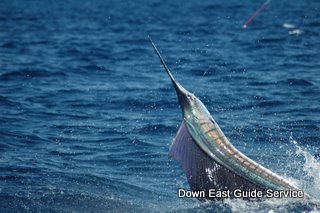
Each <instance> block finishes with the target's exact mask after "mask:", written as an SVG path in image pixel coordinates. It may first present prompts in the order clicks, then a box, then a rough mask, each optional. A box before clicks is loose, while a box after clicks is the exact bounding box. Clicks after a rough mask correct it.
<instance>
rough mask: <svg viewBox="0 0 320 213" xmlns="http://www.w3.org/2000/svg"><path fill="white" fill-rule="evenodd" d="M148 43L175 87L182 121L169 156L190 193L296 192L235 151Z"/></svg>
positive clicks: (288, 184)
mask: <svg viewBox="0 0 320 213" xmlns="http://www.w3.org/2000/svg"><path fill="white" fill-rule="evenodd" d="M150 41H151V44H152V46H153V47H154V49H155V51H156V53H157V55H158V56H159V58H160V61H161V63H162V65H163V66H164V68H165V69H166V71H167V73H168V75H169V77H170V79H171V81H172V83H173V85H174V87H175V90H176V92H177V95H178V98H179V103H180V105H181V108H182V112H183V121H182V124H181V126H180V128H179V130H178V132H177V135H176V136H175V138H174V140H173V142H172V144H171V147H170V151H169V155H170V156H172V157H173V158H175V159H176V160H178V161H179V162H180V164H181V166H182V168H183V170H184V172H185V174H186V176H187V180H188V183H189V185H190V187H191V189H192V190H193V191H200V190H201V191H203V190H209V189H215V190H231V191H234V190H236V189H239V190H242V191H252V190H261V191H263V192H265V191H266V190H268V189H271V190H279V191H291V190H292V191H294V190H299V188H298V187H296V186H295V185H293V184H291V183H289V182H288V181H287V180H285V179H283V178H282V177H280V176H279V175H277V174H275V173H273V172H272V171H270V170H268V169H267V168H265V167H263V166H262V165H260V164H258V163H257V162H255V161H253V160H251V159H250V158H248V157H247V156H245V155H244V154H242V153H241V152H240V151H239V150H237V149H236V148H235V147H234V146H233V145H232V144H231V143H230V142H229V140H228V139H227V138H226V136H225V135H224V133H223V132H222V131H221V129H220V128H219V126H218V124H217V123H216V122H215V120H214V119H213V118H212V116H211V115H210V113H209V112H208V110H207V109H206V107H205V106H204V105H203V103H202V102H201V101H200V100H199V99H198V98H197V97H196V96H194V95H193V94H191V93H190V92H188V91H187V90H186V89H184V88H183V87H182V86H181V85H180V84H179V83H178V82H177V81H176V80H175V79H174V78H173V76H172V74H171V73H170V70H169V69H168V67H167V66H166V64H165V62H164V60H163V58H162V57H161V55H160V53H159V51H158V49H157V47H156V46H155V44H154V43H153V41H152V40H151V39H150ZM207 194H208V193H206V195H207ZM214 199H216V198H214Z"/></svg>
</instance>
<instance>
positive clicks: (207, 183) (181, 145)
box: [169, 121, 264, 199]
mask: <svg viewBox="0 0 320 213" xmlns="http://www.w3.org/2000/svg"><path fill="white" fill-rule="evenodd" d="M169 156H171V157H173V158H175V159H176V160H177V161H179V163H180V164H181V166H182V169H183V170H184V172H185V174H186V176H187V180H188V183H189V185H190V187H191V189H192V190H194V191H200V190H208V189H215V190H227V189H229V190H230V191H233V190H235V189H240V190H243V191H247V190H254V189H257V190H264V189H263V188H262V187H261V186H259V185H256V184H254V183H252V182H250V181H248V180H247V179H245V178H243V177H241V176H240V175H238V174H236V173H234V172H232V171H230V170H229V169H227V168H225V167H224V166H222V165H220V164H219V163H217V162H216V161H215V160H214V159H212V158H211V157H209V156H208V155H207V154H206V153H205V152H204V151H202V150H201V148H200V147H199V146H198V145H197V144H196V142H195V141H194V139H193V138H192V136H191V135H190V133H189V132H188V129H187V128H186V126H185V124H184V121H183V122H182V124H181V126H180V128H179V130H178V132H177V135H176V137H175V139H174V141H173V142H172V144H171V147H170V151H169ZM206 195H208V193H206ZM210 199H212V198H210ZM217 199H218V198H217Z"/></svg>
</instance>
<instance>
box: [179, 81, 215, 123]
mask: <svg viewBox="0 0 320 213" xmlns="http://www.w3.org/2000/svg"><path fill="white" fill-rule="evenodd" d="M173 84H174V87H175V89H176V92H177V96H178V99H179V104H180V106H181V108H182V113H183V117H184V119H185V120H186V121H190V122H191V123H193V122H194V121H195V120H196V121H198V120H203V119H209V118H211V115H210V113H209V111H208V110H207V108H206V107H205V106H204V104H203V103H202V102H201V101H200V99H199V98H197V97H196V96H195V95H194V94H192V93H190V92H189V91H188V90H186V89H185V88H183V87H182V86H181V85H180V84H179V83H178V82H176V81H173Z"/></svg>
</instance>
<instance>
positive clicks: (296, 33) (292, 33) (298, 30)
mask: <svg viewBox="0 0 320 213" xmlns="http://www.w3.org/2000/svg"><path fill="white" fill-rule="evenodd" d="M302 33H303V30H300V29H295V30H291V31H289V35H300V34H302Z"/></svg>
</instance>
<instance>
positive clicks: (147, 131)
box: [0, 0, 320, 212]
mask: <svg viewBox="0 0 320 213" xmlns="http://www.w3.org/2000/svg"><path fill="white" fill-rule="evenodd" d="M262 3H263V1H249V0H245V1H236V0H232V1H218V0H211V1H201V2H199V1H160V0H152V1H142V0H141V1H128V2H125V1H116V0H114V1H104V0H92V1H76V0H67V1H62V0H59V1H49V0H47V1H40V0H33V1H22V0H4V1H1V2H0V211H1V212H237V211H239V212H268V211H271V212H272V211H275V212H286V211H287V212H301V211H306V212H309V211H312V210H319V209H320V207H319V206H320V205H319V201H318V199H317V198H319V197H320V187H319V186H320V184H317V183H319V180H320V177H319V172H320V163H319V159H320V148H319V143H320V133H319V130H320V120H319V118H320V77H319V74H320V73H319V72H320V60H319V59H320V52H319V49H320V39H319V37H320V2H319V1H316V0H306V1H290V0H283V1H272V2H271V3H270V5H268V7H267V8H266V9H265V10H263V11H262V12H261V13H260V14H259V15H258V16H257V17H256V18H255V19H254V20H253V21H252V22H251V23H250V25H249V26H248V28H247V29H245V30H244V29H241V26H242V24H243V23H244V22H245V21H246V20H247V19H248V18H249V17H250V15H251V14H252V13H253V12H254V11H255V10H256V9H257V8H258V7H260V5H261V4H262ZM148 34H150V35H151V36H152V37H153V39H154V40H155V42H156V43H157V45H158V46H159V48H160V50H161V52H162V54H163V56H164V57H165V59H166V61H167V63H168V66H169V67H170V68H171V70H172V71H173V74H174V76H175V78H176V79H177V80H178V81H179V82H180V83H181V84H182V85H183V86H184V87H185V88H187V89H188V90H190V91H191V92H194V93H195V94H196V95H197V96H198V97H199V98H200V99H201V100H202V101H203V102H204V104H205V105H206V106H207V108H208V109H209V111H210V112H211V113H212V115H213V117H214V118H215V119H216V121H217V122H218V123H219V125H220V127H221V128H222V130H223V131H224V132H225V134H226V135H227V137H228V138H229V139H230V140H231V142H232V143H233V144H234V145H235V146H236V147H237V148H238V149H240V150H241V151H243V152H244V153H245V154H246V155H248V156H249V157H251V158H253V159H254V160H256V161H258V162H259V163H261V164H262V165H264V166H266V167H268V168H270V169H272V170H273V171H275V172H277V173H279V174H280V175H282V176H285V177H287V178H288V179H290V180H292V181H293V182H296V184H297V185H299V186H300V187H301V188H303V189H305V190H306V191H307V192H308V193H309V194H311V195H313V196H314V197H315V200H316V201H313V202H309V201H304V202H303V201H296V200H293V201H291V200H273V201H266V202H261V203H253V202H249V203H248V202H244V201H225V202H208V203H207V202H205V203H203V202H200V201H198V200H194V199H179V198H177V189H178V188H179V187H184V188H188V184H187V182H186V179H185V176H184V174H183V172H182V170H181V169H180V167H179V165H178V163H177V162H176V161H173V160H171V159H169V158H168V154H167V153H168V149H169V145H170V143H171V141H172V138H173V137H174V135H175V132H176V131H177V128H178V126H179V124H180V122H181V111H180V108H179V106H178V102H177V98H176V94H175V92H174V89H173V87H172V85H171V83H170V81H169V79H168V77H167V75H166V74H165V72H164V70H163V68H162V67H161V65H160V63H159V60H158V58H157V57H156V55H155V53H154V51H153V50H152V47H151V45H150V43H149V41H148V39H147V35H148Z"/></svg>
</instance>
